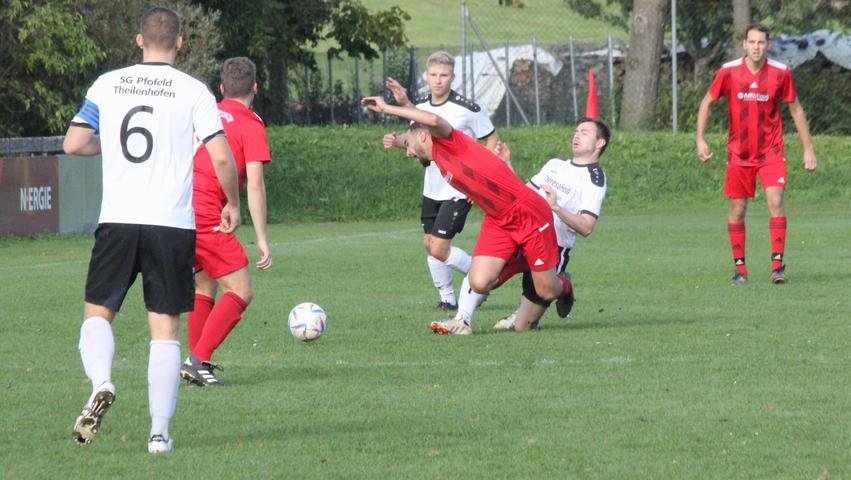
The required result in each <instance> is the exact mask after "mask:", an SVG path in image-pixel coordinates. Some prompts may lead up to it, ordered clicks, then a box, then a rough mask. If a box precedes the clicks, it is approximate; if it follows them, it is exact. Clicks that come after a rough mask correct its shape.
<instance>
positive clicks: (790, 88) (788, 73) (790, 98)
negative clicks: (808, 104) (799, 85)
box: [780, 68, 798, 103]
mask: <svg viewBox="0 0 851 480" xmlns="http://www.w3.org/2000/svg"><path fill="white" fill-rule="evenodd" d="M780 92H781V96H780V98H781V99H783V102H784V103H791V102H794V101H795V99H796V98H797V97H798V94H797V93H795V82H793V81H792V70H790V69H788V68H787V69H786V70H784V71H783V80H782V84H781V85H780Z"/></svg>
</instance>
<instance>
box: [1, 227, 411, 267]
mask: <svg viewBox="0 0 851 480" xmlns="http://www.w3.org/2000/svg"><path fill="white" fill-rule="evenodd" d="M417 232H422V229H421V228H406V229H404V230H392V231H389V232H368V233H358V234H355V235H339V236H326V237H315V238H307V239H304V240H288V241H286V242H271V243H270V245H271V246H277V245H304V244H306V243H322V242H330V241H339V240H356V239H359V238H375V237H378V238H381V237H385V238H393V237H396V236H398V235H407V234H410V233H417ZM88 262H89V261H88V260H68V261H64V262H49V263H35V264H30V265H10V266H0V272H2V271H8V270H28V269H36V268H52V267H61V266H65V265H79V264H86V263H88Z"/></svg>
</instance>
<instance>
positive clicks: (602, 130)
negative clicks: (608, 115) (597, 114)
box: [576, 117, 612, 158]
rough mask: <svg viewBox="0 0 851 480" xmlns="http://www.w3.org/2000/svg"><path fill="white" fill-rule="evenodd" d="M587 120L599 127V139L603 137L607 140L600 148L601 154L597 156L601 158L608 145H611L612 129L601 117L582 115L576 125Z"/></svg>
mask: <svg viewBox="0 0 851 480" xmlns="http://www.w3.org/2000/svg"><path fill="white" fill-rule="evenodd" d="M585 122H591V123H593V124H594V125H595V126H596V127H597V140H600V139H603V140H605V141H606V144H605V145H603V148H601V149H600V155H599V156H598V157H597V158H600V157H602V156H603V152H605V151H606V147H608V146H609V140H611V138H612V131H611V130H610V129H609V126H608V125H606V123H605V122H603V121H602V120H600V119H599V118H590V117H582V118H580V119H579V120H578V121H577V122H576V125H577V126H578V125H580V124H582V123H585Z"/></svg>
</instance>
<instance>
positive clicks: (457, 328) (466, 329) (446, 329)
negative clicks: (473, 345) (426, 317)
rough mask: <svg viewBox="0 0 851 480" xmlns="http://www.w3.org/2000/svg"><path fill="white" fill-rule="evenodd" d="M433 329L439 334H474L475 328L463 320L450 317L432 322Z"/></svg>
mask: <svg viewBox="0 0 851 480" xmlns="http://www.w3.org/2000/svg"><path fill="white" fill-rule="evenodd" d="M430 328H431V331H432V332H434V333H436V334H438V335H472V334H473V329H472V328H470V325H468V324H467V322H465V321H463V320H458V319H455V318H453V319H450V320H444V321H442V322H431V326H430Z"/></svg>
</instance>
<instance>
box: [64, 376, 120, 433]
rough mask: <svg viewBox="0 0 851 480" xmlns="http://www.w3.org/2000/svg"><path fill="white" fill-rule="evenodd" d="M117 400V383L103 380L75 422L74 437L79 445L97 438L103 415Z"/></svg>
mask: <svg viewBox="0 0 851 480" xmlns="http://www.w3.org/2000/svg"><path fill="white" fill-rule="evenodd" d="M114 401H115V385H113V384H111V383H109V382H103V383H102V384H101V385H100V386H99V387H98V388H96V389H95V391H94V392H92V395H91V396H90V397H89V401H88V402H86V405H85V406H83V411H82V413H80V416H79V417H77V421H76V422H74V431H73V437H74V441H75V442H77V444H78V445H88V444H90V443H92V441H93V440H94V439H95V435H97V433H98V429H99V428H100V422H101V420H103V416H104V415H106V412H107V411H109V407H111V406H112V402H114Z"/></svg>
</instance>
